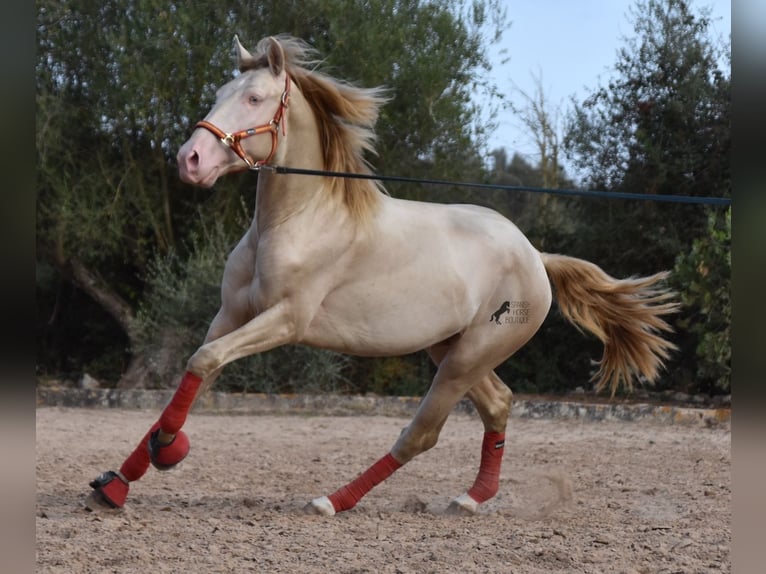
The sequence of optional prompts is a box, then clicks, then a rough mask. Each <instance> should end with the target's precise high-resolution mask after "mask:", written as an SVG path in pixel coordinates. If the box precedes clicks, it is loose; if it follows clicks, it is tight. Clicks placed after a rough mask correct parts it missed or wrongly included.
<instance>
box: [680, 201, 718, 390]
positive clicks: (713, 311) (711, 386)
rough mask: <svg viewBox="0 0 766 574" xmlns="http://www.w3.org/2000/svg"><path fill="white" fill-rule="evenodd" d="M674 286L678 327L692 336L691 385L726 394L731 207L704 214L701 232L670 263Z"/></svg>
mask: <svg viewBox="0 0 766 574" xmlns="http://www.w3.org/2000/svg"><path fill="white" fill-rule="evenodd" d="M674 282H675V283H676V285H677V286H678V287H679V289H680V291H681V297H682V301H683V303H684V305H685V306H686V308H687V312H686V313H685V314H684V317H683V318H682V320H681V321H679V324H680V326H681V327H682V328H684V329H687V330H688V331H689V332H690V333H691V334H692V335H693V336H694V337H693V338H691V341H690V342H691V344H693V345H694V348H693V349H692V351H693V352H694V354H695V356H696V358H697V364H696V367H697V368H696V369H695V370H694V371H693V375H695V376H696V378H695V380H694V385H695V386H696V387H698V388H699V389H700V390H703V391H706V392H709V393H720V392H723V393H730V392H731V209H730V208H729V209H727V210H726V211H720V210H719V211H712V210H711V211H710V213H709V214H708V221H707V234H706V235H705V236H703V237H699V238H697V239H695V240H694V242H693V243H692V248H691V251H689V253H681V254H679V255H678V258H677V259H676V265H675V269H674Z"/></svg>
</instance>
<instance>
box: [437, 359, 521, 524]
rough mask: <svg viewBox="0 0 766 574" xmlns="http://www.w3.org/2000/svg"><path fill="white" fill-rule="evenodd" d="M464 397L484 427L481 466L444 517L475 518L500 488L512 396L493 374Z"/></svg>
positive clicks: (509, 390)
mask: <svg viewBox="0 0 766 574" xmlns="http://www.w3.org/2000/svg"><path fill="white" fill-rule="evenodd" d="M466 396H467V397H468V398H469V400H470V401H471V402H472V403H473V404H474V406H475V407H476V410H477V411H478V413H479V416H480V417H481V420H482V423H483V424H484V437H483V440H482V447H481V462H480V464H479V472H478V474H477V475H476V479H475V481H474V483H473V486H471V488H470V489H469V490H468V491H466V492H464V493H463V494H461V495H460V496H458V497H457V498H455V499H454V500H453V501H452V502H451V503H450V505H449V506H448V507H447V514H457V515H473V514H475V513H476V511H477V510H478V508H479V505H480V504H482V503H483V502H486V501H487V500H489V499H490V498H492V497H494V496H495V494H497V491H498V488H499V484H500V467H501V464H502V460H503V454H504V451H505V429H506V426H507V425H508V416H509V414H510V411H511V404H512V401H513V393H512V392H511V389H509V388H508V387H507V386H506V385H505V383H503V381H502V380H501V379H500V377H498V376H497V375H496V374H495V372H494V371H492V372H490V374H489V375H487V376H486V377H484V378H483V379H482V380H481V382H480V383H479V384H477V385H476V386H474V387H473V388H471V390H470V391H468V392H467V393H466Z"/></svg>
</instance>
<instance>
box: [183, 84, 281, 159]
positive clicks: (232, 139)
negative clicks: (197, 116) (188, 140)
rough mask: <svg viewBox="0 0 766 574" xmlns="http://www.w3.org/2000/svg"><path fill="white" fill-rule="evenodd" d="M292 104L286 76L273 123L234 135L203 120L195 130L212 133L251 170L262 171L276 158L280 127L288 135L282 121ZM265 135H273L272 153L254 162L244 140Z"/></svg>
mask: <svg viewBox="0 0 766 574" xmlns="http://www.w3.org/2000/svg"><path fill="white" fill-rule="evenodd" d="M289 102H290V76H288V75H286V77H285V91H284V92H282V98H281V99H280V101H279V107H278V108H277V111H276V113H275V114H274V117H273V118H272V119H271V121H270V122H269V123H267V124H263V125H260V126H256V127H254V128H247V129H245V130H241V131H238V132H235V133H233V134H229V133H226V132H225V131H223V130H222V129H220V128H219V127H217V126H215V125H213V124H211V123H210V122H208V121H205V120H202V121H201V122H197V125H195V126H194V127H195V128H204V129H206V130H208V131H209V132H211V133H212V134H213V135H214V136H216V137H217V138H219V139H220V140H221V142H222V143H223V144H224V145H225V146H227V147H229V148H231V149H232V150H233V151H234V153H235V154H237V155H238V156H239V157H240V158H242V160H243V161H244V162H245V163H246V164H247V167H248V168H250V169H255V170H257V169H260V168H261V167H263V166H264V165H268V163H269V162H270V161H271V159H272V158H273V157H274V154H275V153H276V151H277V144H278V143H279V141H278V134H279V126H280V125H281V126H282V135H286V133H287V126H286V125H285V124H283V123H282V120H284V113H285V110H286V109H287V106H288V104H289ZM265 133H271V152H269V155H268V156H266V159H259V160H253V158H252V157H250V156H249V155H248V153H247V152H246V151H245V149H244V148H243V147H242V143H241V142H242V140H243V139H245V138H249V137H250V136H257V135H259V134H265Z"/></svg>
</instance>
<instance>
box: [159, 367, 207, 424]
mask: <svg viewBox="0 0 766 574" xmlns="http://www.w3.org/2000/svg"><path fill="white" fill-rule="evenodd" d="M201 383H202V379H201V378H199V377H198V376H197V375H194V374H192V373H190V372H188V371H187V372H186V374H185V375H184V378H183V379H182V380H181V384H180V385H178V388H177V389H176V392H175V394H174V395H173V398H172V399H170V403H168V406H166V407H165V410H164V411H162V416H160V428H161V429H162V432H165V433H167V434H176V433H177V432H178V431H179V430H181V427H182V426H184V423H185V422H186V415H188V414H189V410H190V409H191V406H192V403H193V402H194V399H195V397H196V396H197V391H198V390H199V386H200V384H201Z"/></svg>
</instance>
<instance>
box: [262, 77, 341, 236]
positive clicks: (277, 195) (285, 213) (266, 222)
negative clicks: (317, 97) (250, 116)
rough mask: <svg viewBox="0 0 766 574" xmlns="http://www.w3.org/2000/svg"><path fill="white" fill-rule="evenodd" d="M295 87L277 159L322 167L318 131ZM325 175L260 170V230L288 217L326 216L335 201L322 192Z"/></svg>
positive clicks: (287, 163)
mask: <svg viewBox="0 0 766 574" xmlns="http://www.w3.org/2000/svg"><path fill="white" fill-rule="evenodd" d="M296 92H297V90H295V91H294V93H293V96H292V99H291V102H290V108H289V110H288V117H287V121H288V128H287V133H288V138H287V140H286V141H284V142H282V144H281V145H282V146H283V147H282V148H281V149H280V148H278V150H277V154H276V156H275V163H276V164H277V165H283V166H287V167H293V168H301V169H322V168H323V167H324V166H323V162H322V150H321V147H320V141H319V131H318V128H317V125H316V121H315V120H314V117H313V115H312V114H311V112H310V110H309V108H308V104H307V103H306V101H305V100H304V99H303V97H302V94H300V92H297V93H296ZM324 185H325V179H324V178H321V177H315V176H305V175H290V174H277V173H274V172H271V171H269V170H268V169H266V170H262V171H261V172H260V173H259V174H258V188H257V195H256V204H255V218H254V221H253V224H254V225H255V226H257V230H258V231H259V232H260V233H263V232H265V231H266V230H268V229H271V228H273V227H276V226H278V225H281V224H283V223H284V222H286V221H288V220H300V221H302V220H304V219H305V220H312V219H313V220H316V219H322V220H325V221H326V219H327V217H328V215H329V214H330V213H331V212H332V209H333V207H334V206H333V205H331V204H332V201H331V200H330V198H329V197H325V196H328V195H329V194H323V193H322V191H323V186H324Z"/></svg>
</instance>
